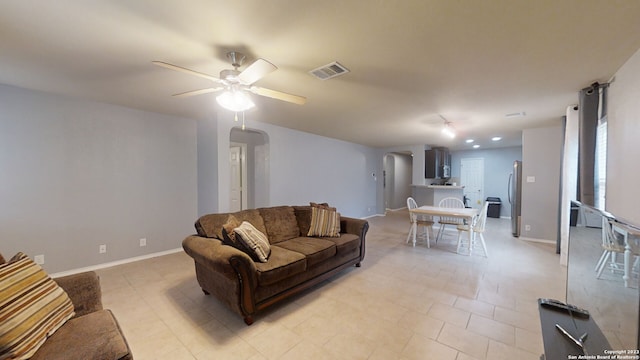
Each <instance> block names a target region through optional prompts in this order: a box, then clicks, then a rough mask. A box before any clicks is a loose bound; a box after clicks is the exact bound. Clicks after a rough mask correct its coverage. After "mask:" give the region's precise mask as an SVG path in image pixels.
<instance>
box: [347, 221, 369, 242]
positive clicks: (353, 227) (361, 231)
mask: <svg viewBox="0 0 640 360" xmlns="http://www.w3.org/2000/svg"><path fill="white" fill-rule="evenodd" d="M367 230H369V222H368V221H367V220H363V219H356V218H350V217H346V216H341V217H340V232H341V233H347V234H354V235H358V236H360V238H361V239H362V240H364V237H365V235H366V234H367Z"/></svg>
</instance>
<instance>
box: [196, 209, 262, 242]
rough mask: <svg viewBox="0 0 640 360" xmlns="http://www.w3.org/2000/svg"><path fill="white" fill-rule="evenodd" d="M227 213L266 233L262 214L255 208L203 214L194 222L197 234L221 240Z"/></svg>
mask: <svg viewBox="0 0 640 360" xmlns="http://www.w3.org/2000/svg"><path fill="white" fill-rule="evenodd" d="M229 215H233V216H234V217H235V218H236V219H238V221H239V222H240V223H242V222H243V221H248V222H250V223H251V225H253V226H254V227H255V228H256V229H258V230H259V231H261V232H262V233H263V234H266V233H267V230H266V229H265V226H264V221H263V220H262V216H260V212H259V211H258V210H256V209H250V210H242V211H238V212H235V213H232V214H229V213H223V214H208V215H203V216H201V217H200V218H199V219H198V221H196V223H195V226H196V232H197V233H198V235H200V236H203V237H208V238H215V239H220V240H223V237H222V226H223V225H224V224H226V223H227V219H228V218H229Z"/></svg>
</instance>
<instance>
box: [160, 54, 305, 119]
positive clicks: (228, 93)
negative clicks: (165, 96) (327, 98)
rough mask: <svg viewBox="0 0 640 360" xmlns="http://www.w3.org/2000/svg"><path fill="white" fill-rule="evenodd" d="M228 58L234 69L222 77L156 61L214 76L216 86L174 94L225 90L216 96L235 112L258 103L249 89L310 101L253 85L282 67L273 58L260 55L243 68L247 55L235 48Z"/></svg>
mask: <svg viewBox="0 0 640 360" xmlns="http://www.w3.org/2000/svg"><path fill="white" fill-rule="evenodd" d="M227 58H228V59H229V60H230V61H231V66H233V70H231V69H226V70H222V71H220V77H219V78H218V77H215V76H213V75H209V74H205V73H201V72H198V71H194V70H191V69H187V68H184V67H181V66H177V65H173V64H169V63H166V62H163V61H152V63H154V64H155V65H158V66H162V67H164V68H167V69H171V70H175V71H180V72H183V73H185V74H190V75H194V76H199V77H201V78H205V79H208V80H211V81H213V82H214V83H216V84H217V85H218V86H216V87H211V88H206V89H200V90H192V91H187V92H183V93H179V94H174V95H173V96H176V97H187V96H194V95H202V94H207V93H213V92H218V91H223V92H222V93H221V94H220V95H218V96H217V97H216V101H217V102H218V103H219V104H220V105H221V106H222V107H224V108H226V109H228V110H231V111H235V112H239V111H245V110H248V109H250V108H252V107H254V106H255V104H254V103H253V101H251V98H250V97H249V96H248V94H247V93H248V92H251V93H254V94H256V95H260V96H266V97H269V98H273V99H277V100H282V101H287V102H290V103H294V104H298V105H303V104H304V103H305V102H306V101H307V98H305V97H304V96H298V95H293V94H287V93H285V92H282V91H277V90H271V89H267V88H263V87H259V86H255V85H253V84H254V83H255V82H256V81H258V80H260V79H262V78H263V77H264V76H265V75H267V74H269V73H271V72H272V71H275V70H276V69H278V68H277V67H276V66H275V65H273V64H272V63H270V62H269V61H267V60H265V59H258V60H256V61H254V62H253V63H252V64H251V65H249V66H248V67H247V68H246V69H244V70H243V71H239V70H238V68H239V67H240V66H242V63H243V62H244V60H245V55H244V54H241V53H239V52H236V51H231V52H229V53H227Z"/></svg>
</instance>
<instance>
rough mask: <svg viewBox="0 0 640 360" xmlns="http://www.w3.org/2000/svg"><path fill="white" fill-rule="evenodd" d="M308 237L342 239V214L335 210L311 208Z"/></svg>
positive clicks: (322, 207)
mask: <svg viewBox="0 0 640 360" xmlns="http://www.w3.org/2000/svg"><path fill="white" fill-rule="evenodd" d="M312 205H313V204H312ZM307 236H322V237H340V213H338V212H337V211H336V209H335V208H330V207H324V206H311V225H310V226H309V232H308V233H307Z"/></svg>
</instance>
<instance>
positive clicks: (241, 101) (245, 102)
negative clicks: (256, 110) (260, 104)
mask: <svg viewBox="0 0 640 360" xmlns="http://www.w3.org/2000/svg"><path fill="white" fill-rule="evenodd" d="M216 101H217V102H218V104H220V106H222V107H223V108H225V109H227V110H231V111H234V112H240V111H246V110H249V109H251V108H252V107H254V106H256V104H254V102H253V101H251V98H250V97H249V95H247V94H246V93H245V92H243V91H225V92H223V93H222V94H220V95H218V96H216Z"/></svg>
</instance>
